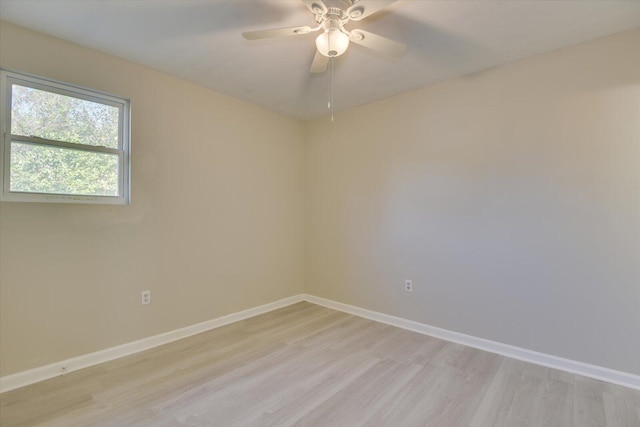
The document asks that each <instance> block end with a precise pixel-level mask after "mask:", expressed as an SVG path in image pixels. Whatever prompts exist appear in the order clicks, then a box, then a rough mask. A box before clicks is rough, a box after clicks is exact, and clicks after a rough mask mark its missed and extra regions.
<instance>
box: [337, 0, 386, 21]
mask: <svg viewBox="0 0 640 427" xmlns="http://www.w3.org/2000/svg"><path fill="white" fill-rule="evenodd" d="M396 1H397V0H360V1H358V2H357V3H356V4H354V5H353V6H351V7H350V8H349V9H347V15H348V16H349V18H350V19H351V20H352V21H360V20H362V19H364V18H366V17H367V16H369V15H373V14H374V13H376V12H378V11H380V10H382V9H384V8H385V7H387V6H389V5H390V4H391V3H395V2H396Z"/></svg>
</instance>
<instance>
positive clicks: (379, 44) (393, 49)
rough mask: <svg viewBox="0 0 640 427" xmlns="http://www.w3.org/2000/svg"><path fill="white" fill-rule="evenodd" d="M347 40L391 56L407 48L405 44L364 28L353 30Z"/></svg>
mask: <svg viewBox="0 0 640 427" xmlns="http://www.w3.org/2000/svg"><path fill="white" fill-rule="evenodd" d="M349 40H351V41H352V42H353V43H356V44H359V45H361V46H364V47H368V48H369V49H372V50H375V51H378V52H381V53H384V54H386V55H391V56H400V55H402V54H403V53H404V52H405V51H406V50H407V45H406V44H404V43H399V42H396V41H393V40H391V39H388V38H386V37H382V36H379V35H377V34H373V33H370V32H368V31H365V30H353V31H351V34H350V35H349Z"/></svg>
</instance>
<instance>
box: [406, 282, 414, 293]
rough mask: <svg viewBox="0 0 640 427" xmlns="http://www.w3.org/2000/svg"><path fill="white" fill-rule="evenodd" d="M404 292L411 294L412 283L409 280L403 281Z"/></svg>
mask: <svg viewBox="0 0 640 427" xmlns="http://www.w3.org/2000/svg"><path fill="white" fill-rule="evenodd" d="M404 290H405V291H407V292H413V283H412V282H411V280H405V281H404Z"/></svg>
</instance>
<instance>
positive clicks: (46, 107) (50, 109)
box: [11, 84, 119, 149]
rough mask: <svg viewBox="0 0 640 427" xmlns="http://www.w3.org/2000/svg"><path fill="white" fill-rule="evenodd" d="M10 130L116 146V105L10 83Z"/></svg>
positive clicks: (57, 139) (88, 143) (44, 136)
mask: <svg viewBox="0 0 640 427" xmlns="http://www.w3.org/2000/svg"><path fill="white" fill-rule="evenodd" d="M11 90H12V97H11V133H12V134H14V135H22V136H37V137H40V138H46V139H53V140H56V141H66V142H73V143H80V144H86V145H96V146H104V147H109V148H116V149H118V148H119V147H118V118H119V117H118V113H119V109H118V107H113V106H111V105H105V104H99V103H97V102H92V101H87V100H85V99H79V98H74V97H71V96H66V95H59V94H57V93H52V92H47V91H44V90H39V89H34V88H30V87H26V86H20V85H17V84H13V85H11Z"/></svg>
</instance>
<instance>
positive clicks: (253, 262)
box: [0, 22, 304, 375]
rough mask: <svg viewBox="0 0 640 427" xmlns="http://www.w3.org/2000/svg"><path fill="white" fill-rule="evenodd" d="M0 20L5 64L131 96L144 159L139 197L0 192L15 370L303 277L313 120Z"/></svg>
mask: <svg viewBox="0 0 640 427" xmlns="http://www.w3.org/2000/svg"><path fill="white" fill-rule="evenodd" d="M0 31H1V32H0V66H2V67H3V68H9V69H15V70H19V71H24V72H28V73H33V74H36V75H42V76H46V77H49V78H53V79H58V80H61V81H65V82H69V83H73V84H77V85H82V86H87V87H91V88H95V89H98V90H102V91H105V92H109V93H113V94H116V95H121V96H124V97H128V98H130V99H131V105H132V157H133V166H132V168H133V170H132V183H133V184H132V203H131V205H129V206H90V205H73V204H40V203H2V204H0V255H1V256H0V283H1V286H0V291H1V294H0V303H1V306H0V345H1V350H2V351H1V352H0V355H1V358H0V368H1V371H0V374H1V375H7V374H11V373H14V372H18V371H22V370H25V369H28V368H33V367H36V366H41V365H44V364H47V363H52V362H55V361H59V360H63V359H65V358H69V357H73V356H78V355H81V354H84V353H88V352H92V351H96V350H100V349H104V348H107V347H111V346H114V345H117V344H122V343H125V342H129V341H132V340H135V339H139V338H143V337H147V336H150V335H154V334H158V333H161V332H164V331H168V330H172V329H176V328H179V327H182V326H187V325H191V324H194V323H197V322H202V321H205V320H209V319H212V318H215V317H218V316H221V315H224V314H227V313H231V312H236V311H239V310H242V309H246V308H249V307H254V306H257V305H260V304H264V303H268V302H271V301H274V300H277V299H280V298H283V297H287V296H291V295H294V294H297V293H300V292H302V291H303V280H304V274H303V264H304V261H303V251H304V240H303V233H304V203H303V191H304V182H303V178H304V175H303V164H304V153H303V149H304V145H303V143H302V140H303V138H304V125H303V124H302V123H300V122H297V121H295V120H292V119H289V118H285V117H283V116H281V115H278V114H275V113H272V112H269V111H267V110H264V109H261V108H259V107H256V106H253V105H250V104H247V103H243V102H240V101H237V100H234V99H232V98H229V97H225V96H223V95H220V94H217V93H214V92H212V91H209V90H206V89H203V88H202V87H199V86H196V85H193V84H189V83H186V82H184V81H181V80H178V79H176V78H173V77H169V76H167V75H164V74H161V73H158V72H155V71H151V70H149V69H147V68H144V67H140V66H137V65H134V64H132V63H130V62H126V61H123V60H120V59H117V58H114V57H111V56H108V55H104V54H101V53H97V52H95V51H91V50H88V49H84V48H81V47H79V46H76V45H73V44H69V43H66V42H63V41H60V40H57V39H54V38H50V37H46V36H43V35H41V34H38V33H34V32H31V31H28V30H25V29H22V28H19V27H16V26H13V25H11V24H8V23H5V22H3V23H2V24H1V25H0ZM143 289H151V291H152V300H153V302H152V304H151V305H150V306H144V307H143V306H141V305H140V291H141V290H143Z"/></svg>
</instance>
